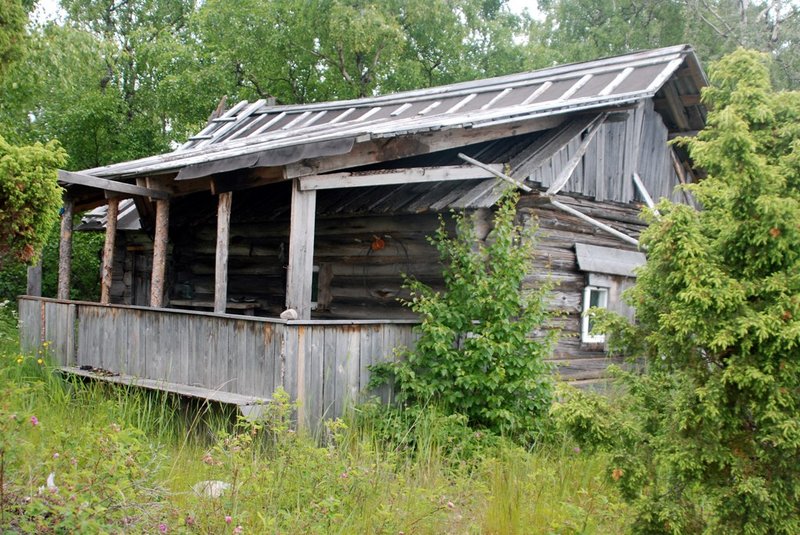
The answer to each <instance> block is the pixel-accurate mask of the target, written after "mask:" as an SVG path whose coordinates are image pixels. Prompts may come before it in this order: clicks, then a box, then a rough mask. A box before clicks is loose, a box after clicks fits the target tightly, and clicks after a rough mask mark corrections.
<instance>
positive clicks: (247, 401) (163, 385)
mask: <svg viewBox="0 0 800 535" xmlns="http://www.w3.org/2000/svg"><path fill="white" fill-rule="evenodd" d="M60 369H61V370H62V371H64V372H65V373H69V374H71V375H78V376H81V377H88V378H90V379H97V380H100V381H106V382H109V383H116V384H121V385H127V386H136V387H140V388H147V389H149V390H159V391H162V392H171V393H173V394H178V395H180V396H187V397H193V398H199V399H208V400H211V401H216V402H219V403H229V404H233V405H260V404H264V403H269V401H270V400H269V398H264V397H260V396H244V395H240V394H233V393H230V392H223V391H220V390H215V389H212V388H203V387H197V386H190V385H182V384H177V383H170V382H168V381H162V380H157V379H146V378H142V377H136V376H132V375H124V374H120V375H114V376H108V375H99V374H96V373H92V372H90V371H86V370H81V369H80V368H73V367H68V366H63V367H61V368H60Z"/></svg>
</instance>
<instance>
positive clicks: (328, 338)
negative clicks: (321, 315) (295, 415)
mask: <svg viewBox="0 0 800 535" xmlns="http://www.w3.org/2000/svg"><path fill="white" fill-rule="evenodd" d="M338 339H339V337H338V331H337V330H336V329H331V328H329V329H325V345H324V349H323V352H322V353H323V363H322V418H333V417H334V411H335V409H334V404H335V401H336V351H337V345H336V344H337V342H338Z"/></svg>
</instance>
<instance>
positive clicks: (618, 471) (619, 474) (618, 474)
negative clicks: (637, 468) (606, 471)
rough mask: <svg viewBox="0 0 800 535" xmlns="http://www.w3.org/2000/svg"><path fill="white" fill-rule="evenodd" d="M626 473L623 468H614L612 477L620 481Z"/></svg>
mask: <svg viewBox="0 0 800 535" xmlns="http://www.w3.org/2000/svg"><path fill="white" fill-rule="evenodd" d="M624 474H625V472H624V471H623V470H622V468H614V470H612V471H611V479H613V480H614V481H619V480H620V478H621V477H622V476H623V475H624Z"/></svg>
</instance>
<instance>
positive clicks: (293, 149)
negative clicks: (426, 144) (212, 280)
mask: <svg viewBox="0 0 800 535" xmlns="http://www.w3.org/2000/svg"><path fill="white" fill-rule="evenodd" d="M682 68H684V69H686V70H687V72H688V73H689V77H688V78H687V79H688V80H690V82H689V83H690V84H691V85H692V86H693V87H694V88H695V89H698V90H699V87H700V86H702V85H705V84H706V80H705V75H704V74H703V72H702V70H701V69H700V67H699V63H698V61H697V58H696V57H695V55H694V51H693V50H692V48H691V47H690V46H688V45H678V46H673V47H667V48H661V49H655V50H648V51H644V52H636V53H632V54H626V55H622V56H616V57H612V58H606V59H601V60H596V61H589V62H585V63H575V64H570V65H562V66H557V67H551V68H547V69H542V70H538V71H533V72H527V73H521V74H513V75H509V76H501V77H497V78H489V79H484V80H476V81H471V82H463V83H458V84H452V85H447V86H441V87H434V88H429V89H421V90H417V91H407V92H403V93H397V94H392V95H385V96H380V97H373V98H363V99H357V100H347V101H339V102H324V103H318V104H304V105H289V106H275V105H268V103H267V102H266V101H264V100H259V101H257V102H253V103H248V102H246V101H243V102H240V103H238V104H236V105H235V106H234V107H233V108H231V109H230V110H228V111H227V112H226V113H224V114H223V115H222V116H220V117H218V118H216V119H213V120H211V121H210V122H209V124H208V125H207V126H206V127H205V128H204V129H203V130H202V131H201V132H199V133H198V134H197V135H195V136H193V137H192V138H190V139H189V141H187V142H186V143H184V144H183V145H182V146H181V147H179V148H178V149H177V150H175V151H174V152H171V153H168V154H164V155H160V156H153V157H149V158H143V159H140V160H134V161H130V162H124V163H119V164H114V165H109V166H105V167H98V168H94V169H88V170H85V171H83V173H85V174H90V175H94V176H97V177H112V178H118V179H124V178H126V177H136V176H147V175H158V174H168V173H175V172H178V173H179V174H178V176H177V179H178V180H181V179H191V178H196V177H199V176H205V175H208V174H211V173H213V172H223V171H230V170H234V169H240V168H248V167H272V166H281V165H287V164H290V163H294V162H297V161H300V160H302V159H306V158H316V157H324V156H332V155H338V154H346V153H348V152H350V150H351V149H352V147H353V145H354V144H355V143H359V142H363V141H368V140H371V139H376V138H391V137H396V136H403V135H411V134H415V133H422V132H428V131H434V130H447V129H456V128H460V129H464V128H483V127H487V126H495V125H501V124H505V123H512V122H519V121H525V120H532V119H536V118H539V117H545V116H552V115H558V114H566V113H571V112H575V111H582V110H588V109H596V108H603V107H609V106H615V105H624V104H627V103H631V102H636V101H639V100H642V99H645V98H652V97H654V96H655V95H656V93H657V92H658V91H659V90H660V89H661V88H662V86H664V84H665V83H666V82H667V81H668V80H669V79H670V78H671V77H672V76H673V75H674V74H675V73H676V71H678V70H679V69H682ZM687 91H688V90H687Z"/></svg>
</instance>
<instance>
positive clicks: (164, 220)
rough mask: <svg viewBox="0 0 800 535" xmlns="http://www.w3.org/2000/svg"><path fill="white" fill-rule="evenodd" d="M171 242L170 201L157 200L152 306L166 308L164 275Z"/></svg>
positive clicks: (151, 286) (151, 285) (151, 283)
mask: <svg viewBox="0 0 800 535" xmlns="http://www.w3.org/2000/svg"><path fill="white" fill-rule="evenodd" d="M168 240H169V199H157V200H156V233H155V237H154V238H153V242H154V243H153V274H152V277H151V280H150V306H151V307H154V308H161V307H162V306H164V273H165V272H166V266H167V241H168Z"/></svg>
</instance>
